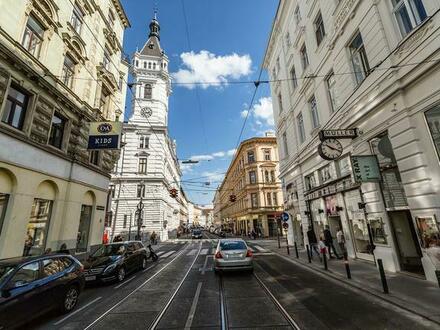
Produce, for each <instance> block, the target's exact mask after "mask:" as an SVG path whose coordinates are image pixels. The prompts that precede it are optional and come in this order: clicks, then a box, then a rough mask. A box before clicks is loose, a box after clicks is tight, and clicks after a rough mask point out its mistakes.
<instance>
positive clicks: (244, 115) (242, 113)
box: [240, 110, 249, 118]
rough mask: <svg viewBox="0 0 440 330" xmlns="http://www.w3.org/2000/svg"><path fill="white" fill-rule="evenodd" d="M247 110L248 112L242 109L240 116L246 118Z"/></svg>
mask: <svg viewBox="0 0 440 330" xmlns="http://www.w3.org/2000/svg"><path fill="white" fill-rule="evenodd" d="M248 112H249V110H243V111H242V112H241V113H240V116H241V118H246V116H247V114H248Z"/></svg>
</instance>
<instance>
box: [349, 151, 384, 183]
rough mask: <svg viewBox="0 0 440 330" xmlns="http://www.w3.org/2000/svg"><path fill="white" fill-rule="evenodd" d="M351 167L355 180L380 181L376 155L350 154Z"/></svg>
mask: <svg viewBox="0 0 440 330" xmlns="http://www.w3.org/2000/svg"><path fill="white" fill-rule="evenodd" d="M350 158H351V168H352V170H353V174H354V181H356V182H378V181H381V175H380V168H379V163H378V161H377V156H376V155H365V156H351V157H350Z"/></svg>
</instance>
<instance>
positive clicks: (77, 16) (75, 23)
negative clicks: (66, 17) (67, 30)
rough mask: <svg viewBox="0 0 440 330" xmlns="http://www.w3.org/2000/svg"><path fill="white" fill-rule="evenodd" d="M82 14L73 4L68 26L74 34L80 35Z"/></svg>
mask: <svg viewBox="0 0 440 330" xmlns="http://www.w3.org/2000/svg"><path fill="white" fill-rule="evenodd" d="M83 19H84V14H83V12H82V11H81V9H80V8H79V7H78V5H77V4H76V3H75V5H74V6H73V11H72V17H71V18H70V24H71V25H72V27H73V29H74V30H75V32H76V33H78V34H79V35H81V28H82V25H83Z"/></svg>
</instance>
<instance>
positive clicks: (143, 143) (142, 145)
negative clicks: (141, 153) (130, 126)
mask: <svg viewBox="0 0 440 330" xmlns="http://www.w3.org/2000/svg"><path fill="white" fill-rule="evenodd" d="M149 142H150V139H149V138H148V136H142V135H141V136H140V137H139V149H148V145H149Z"/></svg>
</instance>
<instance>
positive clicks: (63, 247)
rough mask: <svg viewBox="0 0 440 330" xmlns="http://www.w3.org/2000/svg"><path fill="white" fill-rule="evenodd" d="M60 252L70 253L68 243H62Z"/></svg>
mask: <svg viewBox="0 0 440 330" xmlns="http://www.w3.org/2000/svg"><path fill="white" fill-rule="evenodd" d="M58 253H65V254H70V251H69V250H68V249H67V245H66V243H63V244H61V246H60V249H59V250H58Z"/></svg>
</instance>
